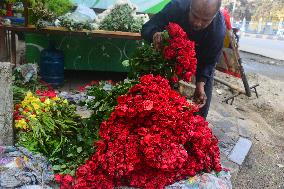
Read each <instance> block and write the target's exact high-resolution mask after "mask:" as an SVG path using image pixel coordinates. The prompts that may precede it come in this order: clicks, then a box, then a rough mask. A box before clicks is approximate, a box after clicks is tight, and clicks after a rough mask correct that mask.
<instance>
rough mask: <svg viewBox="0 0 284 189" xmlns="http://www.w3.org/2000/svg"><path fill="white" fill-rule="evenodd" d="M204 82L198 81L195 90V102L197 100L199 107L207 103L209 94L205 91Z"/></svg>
mask: <svg viewBox="0 0 284 189" xmlns="http://www.w3.org/2000/svg"><path fill="white" fill-rule="evenodd" d="M204 86H205V83H204V82H197V83H196V88H195V92H194V95H193V102H195V103H196V104H197V105H198V107H199V108H202V107H203V106H204V105H205V104H206V100H207V96H206V94H205V91H204Z"/></svg>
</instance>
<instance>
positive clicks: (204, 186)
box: [116, 171, 232, 189]
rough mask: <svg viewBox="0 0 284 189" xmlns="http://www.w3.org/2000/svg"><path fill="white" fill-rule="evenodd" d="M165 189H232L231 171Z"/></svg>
mask: <svg viewBox="0 0 284 189" xmlns="http://www.w3.org/2000/svg"><path fill="white" fill-rule="evenodd" d="M116 189H137V188H133V187H118V188H116ZM165 189H232V184H231V175H230V172H229V171H221V172H220V173H218V174H215V173H204V174H198V175H196V176H195V177H190V178H188V179H186V180H182V181H179V182H176V183H174V184H172V185H170V186H167V187H166V188H165Z"/></svg>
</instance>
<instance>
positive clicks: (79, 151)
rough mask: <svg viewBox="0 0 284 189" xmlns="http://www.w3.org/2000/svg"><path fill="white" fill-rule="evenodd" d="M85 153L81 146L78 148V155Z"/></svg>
mask: <svg viewBox="0 0 284 189" xmlns="http://www.w3.org/2000/svg"><path fill="white" fill-rule="evenodd" d="M82 151H83V148H82V147H81V146H80V147H78V148H77V153H78V154H80V153H81V152H82Z"/></svg>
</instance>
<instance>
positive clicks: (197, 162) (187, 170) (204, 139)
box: [62, 75, 221, 189]
mask: <svg viewBox="0 0 284 189" xmlns="http://www.w3.org/2000/svg"><path fill="white" fill-rule="evenodd" d="M117 101H118V105H117V106H116V107H115V109H114V111H113V112H112V114H111V115H110V117H109V119H108V120H107V121H105V122H103V123H102V124H101V126H100V133H99V134H100V140H99V141H98V142H97V143H96V145H95V146H96V149H97V151H96V153H95V154H94V155H93V156H92V157H91V158H90V159H89V160H88V161H87V162H86V164H85V165H82V166H80V167H79V168H78V169H77V172H76V179H75V181H74V185H73V186H72V187H73V188H77V189H81V188H85V189H87V188H97V189H100V188H101V189H107V188H114V187H116V186H133V187H139V188H153V189H156V188H163V187H165V186H166V185H169V184H172V183H174V182H176V181H179V180H181V179H184V178H186V177H188V176H194V175H195V174H196V173H199V172H202V171H204V172H210V171H212V170H215V171H216V172H219V171H221V165H220V153H219V148H218V140H217V139H216V137H215V136H214V135H213V134H212V131H211V129H210V128H209V127H208V123H207V122H206V121H205V120H204V119H203V118H202V117H200V116H195V115H194V113H195V112H196V111H198V108H197V107H196V106H195V105H193V104H191V103H189V102H187V101H186V98H184V97H181V96H180V95H179V94H178V93H177V92H175V91H173V90H172V89H171V87H170V85H169V82H168V80H166V79H165V78H162V77H161V76H156V77H154V76H153V75H145V76H143V77H141V78H140V83H139V84H137V85H135V86H133V87H132V88H131V89H130V90H129V92H128V93H127V94H126V95H122V96H119V97H118V99H117ZM68 180H71V179H68ZM64 183H65V184H64V185H62V187H63V188H64V186H65V187H66V188H68V187H70V183H69V182H64Z"/></svg>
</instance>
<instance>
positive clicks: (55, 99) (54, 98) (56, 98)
mask: <svg viewBox="0 0 284 189" xmlns="http://www.w3.org/2000/svg"><path fill="white" fill-rule="evenodd" d="M51 100H54V101H57V100H60V98H58V97H57V96H56V97H53V98H52V99H51Z"/></svg>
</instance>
